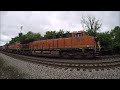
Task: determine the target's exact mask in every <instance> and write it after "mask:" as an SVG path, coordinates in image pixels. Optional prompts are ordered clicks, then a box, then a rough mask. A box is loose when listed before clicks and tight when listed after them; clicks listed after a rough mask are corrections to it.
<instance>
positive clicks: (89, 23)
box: [81, 16, 102, 40]
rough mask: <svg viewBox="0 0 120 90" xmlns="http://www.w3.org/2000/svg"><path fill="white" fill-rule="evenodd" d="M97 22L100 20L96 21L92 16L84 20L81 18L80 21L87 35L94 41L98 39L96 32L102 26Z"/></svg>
mask: <svg viewBox="0 0 120 90" xmlns="http://www.w3.org/2000/svg"><path fill="white" fill-rule="evenodd" d="M99 21H100V20H96V18H95V17H92V16H88V17H86V18H85V17H82V19H81V23H82V26H85V28H86V31H87V32H88V35H90V36H94V37H95V39H96V40H97V39H98V37H97V36H98V35H97V34H98V30H99V29H100V28H101V25H102V24H101V23H100V22H99ZM83 28H84V27H83Z"/></svg>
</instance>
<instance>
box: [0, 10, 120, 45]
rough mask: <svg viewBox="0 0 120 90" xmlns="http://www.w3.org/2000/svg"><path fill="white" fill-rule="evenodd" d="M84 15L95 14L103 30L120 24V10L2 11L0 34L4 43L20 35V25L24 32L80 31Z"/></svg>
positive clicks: (0, 15)
mask: <svg viewBox="0 0 120 90" xmlns="http://www.w3.org/2000/svg"><path fill="white" fill-rule="evenodd" d="M82 16H95V17H96V19H99V20H101V23H102V27H101V29H100V30H101V32H104V31H110V30H111V29H112V28H114V27H115V26H117V25H119V26H120V20H119V19H120V12H118V11H1V12H0V30H1V31H0V35H1V41H2V45H3V43H4V44H5V43H6V42H8V41H9V40H10V39H8V38H12V37H15V36H17V35H18V33H19V32H20V26H23V30H22V32H23V33H24V34H25V33H27V32H28V31H33V32H35V33H36V32H39V33H41V34H42V35H44V34H45V32H46V31H49V30H56V31H58V30H59V29H64V30H69V31H78V30H81V29H83V28H82V25H81V17H82Z"/></svg>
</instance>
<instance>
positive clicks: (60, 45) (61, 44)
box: [58, 38, 65, 48]
mask: <svg viewBox="0 0 120 90" xmlns="http://www.w3.org/2000/svg"><path fill="white" fill-rule="evenodd" d="M64 47H65V41H64V39H63V38H60V39H58V48H64Z"/></svg>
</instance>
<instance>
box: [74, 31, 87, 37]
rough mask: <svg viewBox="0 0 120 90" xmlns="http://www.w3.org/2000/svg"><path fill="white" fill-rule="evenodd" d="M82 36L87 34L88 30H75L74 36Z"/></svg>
mask: <svg viewBox="0 0 120 90" xmlns="http://www.w3.org/2000/svg"><path fill="white" fill-rule="evenodd" d="M82 36H87V32H85V31H78V32H73V33H72V37H82Z"/></svg>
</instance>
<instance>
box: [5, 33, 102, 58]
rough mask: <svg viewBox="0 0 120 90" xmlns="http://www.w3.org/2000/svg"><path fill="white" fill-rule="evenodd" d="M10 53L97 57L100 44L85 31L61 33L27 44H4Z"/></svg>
mask: <svg viewBox="0 0 120 90" xmlns="http://www.w3.org/2000/svg"><path fill="white" fill-rule="evenodd" d="M4 50H6V51H7V52H11V53H17V54H24V55H37V56H59V57H99V56H100V45H99V43H98V42H95V39H94V37H93V36H88V35H87V32H85V31H78V32H72V33H67V34H63V35H62V37H60V38H54V39H40V40H37V41H32V42H29V43H27V44H20V43H16V44H12V45H6V46H4Z"/></svg>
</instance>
